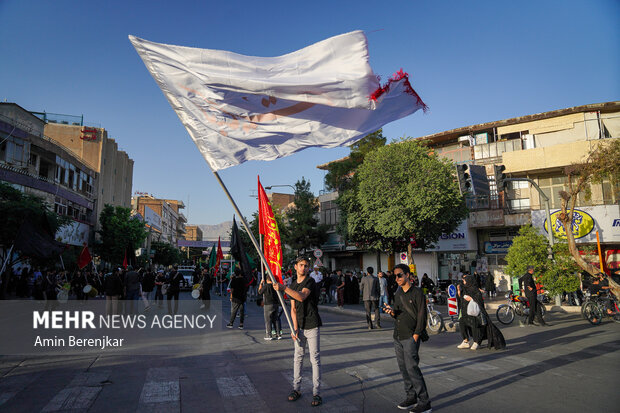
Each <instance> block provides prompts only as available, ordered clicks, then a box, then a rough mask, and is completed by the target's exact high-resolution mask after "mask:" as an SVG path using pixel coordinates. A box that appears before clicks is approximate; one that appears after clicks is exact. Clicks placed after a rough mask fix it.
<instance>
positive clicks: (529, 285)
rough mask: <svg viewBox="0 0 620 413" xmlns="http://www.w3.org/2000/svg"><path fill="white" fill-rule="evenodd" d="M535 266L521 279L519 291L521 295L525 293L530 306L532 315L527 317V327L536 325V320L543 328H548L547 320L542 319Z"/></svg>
mask: <svg viewBox="0 0 620 413" xmlns="http://www.w3.org/2000/svg"><path fill="white" fill-rule="evenodd" d="M534 278H535V277H534V266H533V265H528V266H527V272H526V273H525V274H523V275H522V276H521V277H520V278H519V289H520V290H521V295H523V293H524V292H525V297H526V298H527V300H528V301H529V304H530V313H529V314H528V316H527V322H526V324H527V325H534V319H536V322H537V323H538V324H539V325H541V326H546V325H547V323H545V320H543V317H542V310H541V309H540V304H539V302H538V297H537V294H536V280H535V279H534Z"/></svg>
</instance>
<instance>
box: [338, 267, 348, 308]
mask: <svg viewBox="0 0 620 413" xmlns="http://www.w3.org/2000/svg"><path fill="white" fill-rule="evenodd" d="M336 275H338V282H337V285H336V297H337V300H336V301H337V303H338V307H340V308H343V307H344V303H345V287H346V281H345V279H346V277H345V276H344V275H343V274H342V270H337V271H336Z"/></svg>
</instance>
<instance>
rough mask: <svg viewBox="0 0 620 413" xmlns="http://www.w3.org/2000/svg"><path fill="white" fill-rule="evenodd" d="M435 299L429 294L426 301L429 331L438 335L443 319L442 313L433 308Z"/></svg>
mask: <svg viewBox="0 0 620 413" xmlns="http://www.w3.org/2000/svg"><path fill="white" fill-rule="evenodd" d="M434 302H435V299H434V298H433V294H432V293H429V294H427V299H426V314H427V322H426V324H427V325H428V329H429V330H431V331H432V332H433V333H438V332H439V330H441V326H442V325H443V317H442V316H441V313H440V312H439V311H437V310H435V309H434V308H433V303H434Z"/></svg>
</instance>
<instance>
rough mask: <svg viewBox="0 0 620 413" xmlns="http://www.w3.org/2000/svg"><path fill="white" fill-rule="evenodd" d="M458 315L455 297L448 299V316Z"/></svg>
mask: <svg viewBox="0 0 620 413" xmlns="http://www.w3.org/2000/svg"><path fill="white" fill-rule="evenodd" d="M458 313H459V311H458V307H457V305H456V297H450V298H448V315H457V314H458Z"/></svg>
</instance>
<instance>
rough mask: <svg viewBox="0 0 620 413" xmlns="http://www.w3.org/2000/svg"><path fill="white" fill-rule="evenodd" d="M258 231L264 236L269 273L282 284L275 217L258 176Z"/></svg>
mask: <svg viewBox="0 0 620 413" xmlns="http://www.w3.org/2000/svg"><path fill="white" fill-rule="evenodd" d="M258 232H259V233H260V234H261V235H264V236H265V240H264V245H263V250H264V251H263V253H264V254H265V258H266V259H267V262H268V263H269V268H270V269H271V273H272V274H273V276H274V277H275V278H276V281H277V282H278V283H280V284H282V243H281V242H280V230H279V229H278V223H277V222H276V217H275V215H274V213H273V209H272V208H271V202H269V198H267V194H266V193H265V189H264V188H263V186H262V185H261V183H260V178H258Z"/></svg>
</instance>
